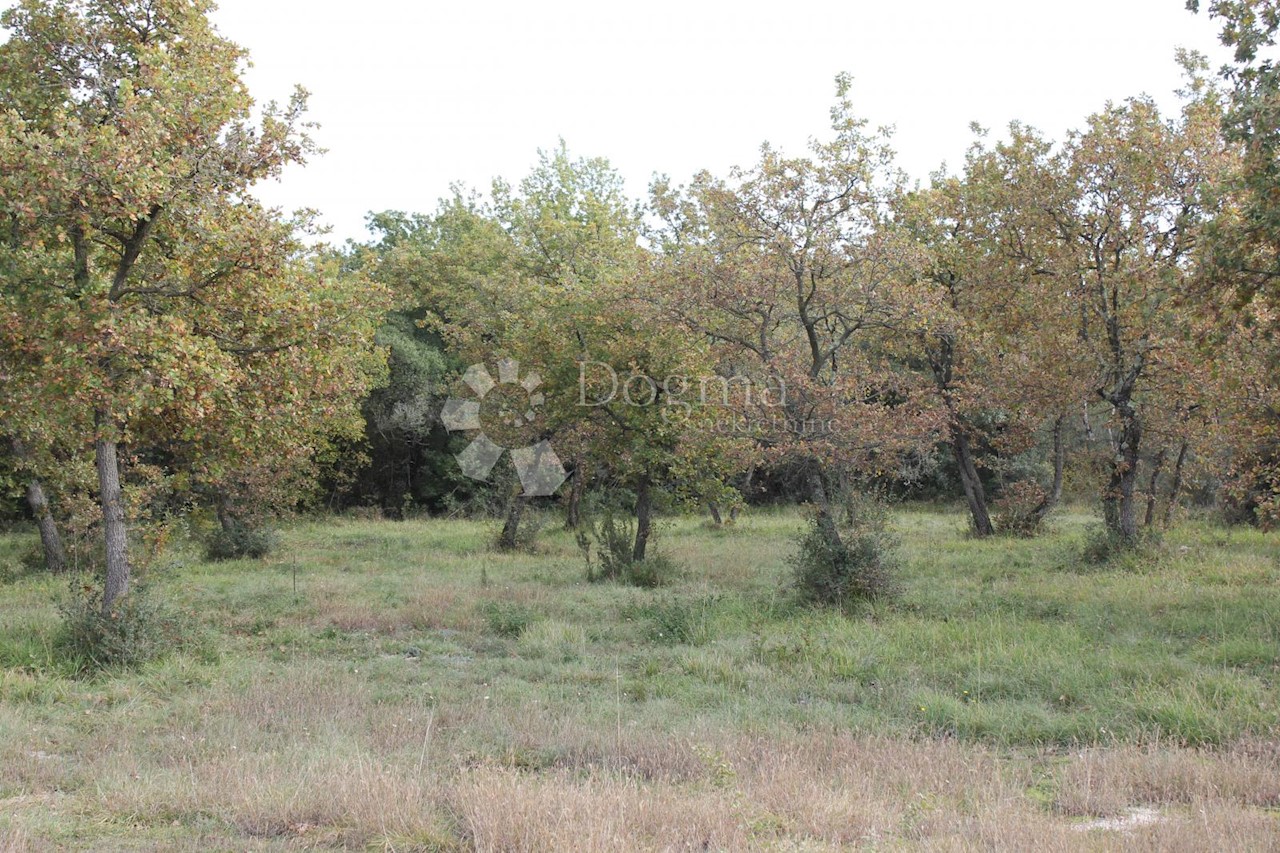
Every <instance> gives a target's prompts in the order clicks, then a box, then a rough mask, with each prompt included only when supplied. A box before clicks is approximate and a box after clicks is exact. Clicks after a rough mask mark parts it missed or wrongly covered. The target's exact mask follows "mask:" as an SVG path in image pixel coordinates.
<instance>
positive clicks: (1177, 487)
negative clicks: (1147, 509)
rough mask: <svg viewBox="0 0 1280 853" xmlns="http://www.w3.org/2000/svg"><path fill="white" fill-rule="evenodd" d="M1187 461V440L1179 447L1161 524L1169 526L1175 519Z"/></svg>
mask: <svg viewBox="0 0 1280 853" xmlns="http://www.w3.org/2000/svg"><path fill="white" fill-rule="evenodd" d="M1186 461H1187V442H1185V441H1184V442H1182V446H1181V447H1179V448H1178V460H1177V462H1175V463H1174V466H1173V483H1172V484H1171V485H1170V486H1169V503H1168V504H1166V505H1165V508H1164V518H1163V519H1161V521H1160V525H1161V526H1162V527H1168V526H1169V523H1170V522H1171V521H1173V513H1174V510H1176V509H1177V508H1178V499H1179V498H1180V497H1181V496H1182V474H1183V466H1184V465H1185V464H1186Z"/></svg>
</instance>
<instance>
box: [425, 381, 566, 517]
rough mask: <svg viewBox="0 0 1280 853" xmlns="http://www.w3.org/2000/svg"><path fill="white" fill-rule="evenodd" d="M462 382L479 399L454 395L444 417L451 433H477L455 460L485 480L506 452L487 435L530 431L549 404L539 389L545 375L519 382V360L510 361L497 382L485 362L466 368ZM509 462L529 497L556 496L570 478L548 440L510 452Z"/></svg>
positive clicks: (447, 402) (472, 477)
mask: <svg viewBox="0 0 1280 853" xmlns="http://www.w3.org/2000/svg"><path fill="white" fill-rule="evenodd" d="M462 381H463V382H464V383H465V384H466V385H467V387H468V388H470V389H471V390H472V391H474V392H475V395H476V396H475V399H472V400H459V399H456V398H454V397H450V398H449V399H448V400H446V401H445V404H444V410H443V411H442V412H441V413H440V419H441V420H442V421H443V422H444V427H445V429H447V430H449V432H475V431H479V435H477V436H476V437H475V438H474V439H473V440H472V441H471V443H470V444H469V445H467V448H466V450H463V451H462V452H461V453H459V454H458V456H457V459H458V464H459V465H460V466H461V467H462V473H463V474H465V475H467V476H468V477H470V478H471V479H473V480H487V479H489V474H490V473H492V471H493V468H494V466H495V465H497V464H498V460H499V459H501V458H502V454H503V453H505V452H506V451H507V449H508V448H506V447H504V446H503V445H501V444H498V443H497V442H495V441H494V440H493V439H492V438H490V437H489V435H488V433H489V432H492V433H494V434H496V435H497V434H499V433H504V434H511V435H519V434H520V433H522V432H524V431H526V430H528V429H530V428H531V427H532V425H533V424H534V422H535V421H536V420H537V417H538V413H537V410H538V408H539V407H540V406H542V404H543V403H545V402H546V397H545V396H544V395H543V394H541V393H539V391H538V388H539V387H540V386H541V385H542V377H541V376H539V375H538V374H537V373H536V372H530V373H528V374H526V375H525V377H524V378H523V379H521V378H520V362H518V361H515V360H512V359H506V360H504V361H500V362H498V379H497V381H496V382H495V381H494V379H493V375H492V374H490V373H489V369H488V368H487V367H485V366H484V365H483V364H473V365H471V366H470V367H469V368H467V372H466V373H464V374H463V375H462ZM502 437H503V435H499V438H502ZM511 461H512V463H513V464H514V465H515V469H516V473H517V474H518V475H519V477H520V487H521V488H522V489H523V490H524V494H526V495H528V496H529V497H545V496H547V495H553V494H555V492H556V489H559V488H560V486H561V485H563V484H564V481H565V480H566V479H567V478H568V474H567V473H566V472H565V470H564V465H563V464H561V462H560V457H559V456H556V453H555V451H554V450H552V449H551V444H550V442H548V441H546V440H543V441H539V442H536V443H534V444H530V445H528V446H526V447H518V448H516V449H514V450H512V451H511Z"/></svg>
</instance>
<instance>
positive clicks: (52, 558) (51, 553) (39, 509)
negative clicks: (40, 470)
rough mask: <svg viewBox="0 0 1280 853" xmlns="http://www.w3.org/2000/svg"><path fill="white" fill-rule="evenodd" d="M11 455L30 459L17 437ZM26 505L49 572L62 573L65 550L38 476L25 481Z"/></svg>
mask: <svg viewBox="0 0 1280 853" xmlns="http://www.w3.org/2000/svg"><path fill="white" fill-rule="evenodd" d="M11 444H12V447H13V455H14V456H15V457H16V458H17V459H18V461H19V462H26V461H28V460H29V459H30V456H29V455H28V453H27V448H26V447H24V446H23V444H22V442H21V441H19V440H18V439H16V438H15V439H13V440H12V442H11ZM27 505H28V506H30V507H31V516H32V518H34V519H35V520H36V529H37V530H39V531H40V545H41V547H42V548H43V549H44V564H45V568H47V569H48V570H49V571H50V572H53V573H54V574H62V573H63V572H65V571H66V570H67V552H66V551H65V550H64V549H63V547H62V536H61V534H59V533H58V523H57V521H55V520H54V518H53V513H52V512H51V511H50V510H49V500H48V498H47V497H45V493H44V484H42V483H41V482H40V479H39V478H38V477H32V478H31V479H30V480H29V481H28V482H27Z"/></svg>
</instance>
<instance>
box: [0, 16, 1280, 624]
mask: <svg viewBox="0 0 1280 853" xmlns="http://www.w3.org/2000/svg"><path fill="white" fill-rule="evenodd" d="M1258 6H1259V4H1258V3H1254V2H1243V3H1230V4H1226V3H1222V4H1215V5H1214V7H1213V8H1212V9H1211V10H1210V13H1212V14H1215V15H1219V16H1223V17H1224V18H1225V23H1226V28H1225V30H1224V40H1226V41H1227V42H1228V43H1229V44H1232V45H1233V46H1234V47H1236V48H1237V54H1236V60H1237V61H1236V64H1235V65H1234V66H1233V67H1232V68H1230V69H1227V70H1226V71H1224V73H1223V74H1220V75H1219V74H1211V73H1210V71H1209V69H1208V68H1207V65H1206V63H1205V61H1204V60H1203V59H1202V58H1200V57H1198V56H1195V55H1190V54H1188V55H1185V56H1184V57H1183V65H1184V67H1185V69H1186V75H1187V83H1186V88H1185V90H1184V92H1183V93H1182V102H1181V108H1180V110H1179V111H1178V112H1177V113H1176V114H1174V115H1162V114H1161V113H1160V111H1159V110H1158V108H1157V107H1156V105H1155V103H1154V102H1153V101H1152V100H1150V99H1148V98H1133V99H1130V100H1127V101H1125V102H1123V103H1118V104H1108V105H1105V106H1103V108H1102V109H1101V110H1100V111H1099V112H1098V113H1096V114H1095V115H1093V116H1090V117H1088V118H1087V119H1085V120H1084V122H1083V124H1082V126H1081V129H1080V130H1079V131H1077V132H1074V133H1071V134H1069V135H1068V136H1067V137H1066V138H1064V139H1061V140H1051V139H1048V138H1046V137H1045V136H1043V135H1042V134H1040V133H1039V132H1037V131H1035V130H1034V129H1032V128H1029V127H1026V126H1023V125H1020V124H1016V123H1015V124H1013V125H1011V126H1010V128H1009V130H1008V132H1007V133H1006V134H1004V135H998V136H992V135H991V134H989V133H988V132H986V131H983V130H980V129H976V128H975V140H974V143H973V145H972V147H971V149H970V151H969V153H968V155H967V157H966V158H965V161H964V163H963V164H962V165H961V166H960V168H959V169H957V170H954V171H943V172H939V173H938V174H936V175H934V176H932V178H931V179H930V181H929V182H928V183H927V185H924V186H922V185H920V184H918V183H913V182H912V181H911V180H909V179H908V177H907V176H906V175H904V174H902V173H901V172H900V171H899V170H898V169H897V168H896V167H895V165H894V156H893V149H892V140H891V138H890V137H889V136H888V135H887V134H885V133H883V132H880V131H874V130H872V129H871V128H869V127H868V126H867V124H866V123H865V122H864V121H862V120H860V119H859V118H858V117H857V114H856V111H855V109H854V106H853V103H852V100H851V96H850V92H851V82H850V80H849V79H848V78H846V77H843V76H842V77H840V78H838V79H837V81H836V83H837V87H836V88H837V92H836V101H835V104H834V106H833V109H832V112H831V127H830V130H829V132H828V133H827V134H825V135H824V136H823V137H822V138H820V139H817V140H815V141H814V142H813V143H812V144H811V146H810V147H809V150H808V151H806V152H804V153H801V154H787V153H784V152H781V151H779V150H776V149H775V148H773V147H770V146H769V145H765V146H763V147H762V148H761V150H760V156H759V159H758V160H757V161H756V162H755V163H754V164H752V165H750V166H748V167H744V168H740V169H734V170H732V171H730V172H729V173H727V174H724V175H713V174H710V173H705V172H704V173H701V174H698V175H696V176H695V177H694V178H693V179H692V180H691V181H690V182H689V183H688V184H687V185H682V186H680V185H675V184H673V183H672V182H670V181H669V180H667V179H665V178H658V179H655V180H654V181H653V183H652V185H651V188H650V192H649V195H648V197H647V198H646V199H644V200H636V199H631V198H628V197H627V195H626V193H625V191H624V186H623V182H622V180H621V178H620V176H619V175H618V174H617V173H616V172H615V171H614V170H613V169H612V168H611V167H610V166H609V164H608V163H607V162H606V161H604V160H600V159H583V158H575V157H573V156H571V154H570V153H569V152H568V151H567V150H566V148H565V146H564V145H563V144H562V145H561V146H560V147H558V148H556V149H554V150H551V151H548V152H544V153H543V154H541V156H540V159H539V161H538V163H537V165H536V166H535V168H534V169H533V171H532V172H531V173H530V174H529V175H528V176H527V177H525V178H524V179H523V180H522V181H520V182H519V183H515V184H509V183H506V182H502V181H498V182H495V184H494V185H493V187H492V188H491V189H490V190H489V191H487V192H483V193H481V192H476V191H473V190H468V189H464V188H459V189H458V190H456V191H455V193H454V194H453V195H452V196H451V197H450V198H447V199H445V200H443V201H442V202H440V204H439V206H438V207H437V208H436V210H435V211H434V212H432V213H429V214H406V213H394V212H388V213H382V214H378V215H375V216H372V217H371V218H370V224H371V227H372V230H373V231H374V233H375V234H376V239H375V240H374V241H372V242H370V243H369V244H366V245H350V246H348V247H347V248H346V249H345V250H341V251H339V250H333V249H328V248H315V247H313V246H312V245H311V244H310V242H309V241H308V240H307V239H306V237H307V234H308V229H309V228H310V223H309V222H308V221H305V220H287V219H284V218H282V217H280V216H279V215H278V214H276V213H275V212H273V211H270V210H266V209H263V208H262V207H261V205H259V204H258V203H257V202H256V201H254V199H253V197H252V195H251V194H250V193H249V192H248V190H249V188H250V187H252V185H253V184H254V183H255V182H257V181H259V180H262V179H264V178H268V177H272V176H275V175H277V174H278V173H279V171H280V169H281V168H282V167H283V166H284V165H286V164H288V163H296V162H302V161H305V159H306V158H307V157H308V156H310V155H311V154H312V153H313V151H314V149H313V146H312V144H311V141H310V139H309V138H308V137H307V135H306V131H307V125H306V123H305V121H304V109H305V96H304V95H303V94H298V95H296V96H295V97H294V98H293V99H292V100H291V101H290V102H289V103H288V104H286V105H284V106H275V105H272V106H269V107H268V108H267V109H266V110H265V111H264V112H263V114H262V118H261V119H260V120H259V121H257V122H256V123H255V122H253V121H252V120H251V118H250V114H251V108H252V101H251V99H250V98H249V96H248V94H247V92H246V91H245V89H244V87H243V85H242V84H241V81H240V78H239V68H240V62H241V60H242V59H243V53H242V51H241V50H240V49H239V48H237V47H236V46H234V45H232V44H230V43H229V42H227V41H226V40H224V39H222V38H221V37H220V36H219V35H218V34H217V33H216V32H215V31H214V30H213V29H212V28H211V27H210V25H209V23H208V18H207V12H208V9H209V4H208V3H207V2H205V0H194V1H193V0H147V2H142V0H124V2H106V0H83V2H75V3H55V2H51V1H50V0H25V2H22V3H20V4H19V5H18V6H17V7H16V8H14V9H12V10H10V11H9V12H6V13H5V15H4V18H3V22H4V25H5V26H6V27H7V28H8V29H9V30H10V31H11V35H10V38H9V40H8V41H7V42H6V43H5V44H4V45H3V46H0V223H3V242H2V243H0V281H2V282H3V293H2V295H0V433H3V435H4V437H5V447H4V448H3V449H2V450H0V452H3V460H2V461H0V464H2V465H3V470H4V474H3V476H4V478H5V482H6V483H7V484H8V486H9V493H10V495H11V498H12V501H13V505H14V506H17V505H18V504H19V502H23V503H25V509H24V510H23V512H24V513H25V514H27V515H28V516H29V517H31V518H34V519H35V520H36V521H37V522H39V525H40V530H41V533H42V541H43V543H44V550H43V553H44V555H45V559H46V561H47V564H48V566H49V567H50V568H54V569H57V568H60V567H63V566H65V565H66V564H67V563H68V562H80V563H83V564H86V565H93V566H99V565H100V566H101V567H102V577H103V579H104V580H103V583H104V586H103V590H102V596H103V603H104V607H106V608H107V609H108V610H109V609H110V608H111V606H112V603H113V602H114V601H115V600H116V599H117V598H119V597H120V596H121V595H123V594H124V593H125V592H126V591H127V589H128V580H129V577H130V570H131V567H132V566H133V565H134V564H135V563H136V562H137V561H139V560H143V559H146V555H147V554H149V553H153V552H155V551H157V550H158V549H159V548H161V547H162V546H163V544H164V541H165V537H166V535H167V534H168V531H169V530H171V528H172V527H173V526H174V525H175V524H178V523H180V522H181V521H182V520H183V519H184V518H186V517H188V516H189V514H190V512H191V511H192V510H193V509H199V508H202V509H204V510H205V511H206V512H207V513H208V514H210V515H211V516H212V517H213V518H216V520H217V525H216V526H217V531H218V533H217V535H218V536H221V537H223V542H224V544H227V545H228V550H229V551H230V552H232V553H234V552H236V551H237V548H241V550H243V549H244V547H248V546H246V543H245V542H244V541H241V540H249V539H251V538H252V536H253V534H254V531H256V530H258V529H260V528H261V527H262V526H263V525H264V524H265V522H266V521H267V520H269V519H270V518H271V517H272V516H274V515H276V514H279V513H282V512H290V511H296V510H298V509H300V508H306V507H312V508H315V507H326V506H327V507H329V508H349V507H353V506H373V507H377V508H379V509H380V510H381V511H382V512H384V513H386V514H388V515H391V516H403V515H407V514H414V513H418V512H432V513H441V512H459V511H467V510H469V509H473V510H474V509H477V508H479V509H480V510H483V511H489V512H492V513H494V514H500V515H501V517H502V518H503V519H504V525H503V527H504V529H503V537H502V538H503V543H504V544H505V545H507V546H512V545H514V544H516V543H517V542H518V540H519V537H520V532H519V531H520V526H521V520H522V517H523V513H524V509H525V507H526V506H527V505H528V504H529V502H530V501H531V500H541V501H544V502H551V501H556V502H559V503H561V504H563V506H564V511H565V516H566V523H568V524H569V525H571V526H579V525H581V524H582V523H583V519H582V512H583V507H584V505H585V504H589V503H591V501H592V500H593V499H595V498H596V497H598V496H599V495H602V494H613V495H617V494H621V495H623V496H624V497H623V500H624V502H625V504H626V510H627V511H628V512H629V513H631V514H633V516H634V524H633V526H632V527H631V528H629V529H628V533H627V537H628V540H629V542H628V546H629V552H630V558H631V559H633V560H635V561H643V559H644V558H645V556H646V549H647V545H648V542H649V538H650V535H651V531H652V523H653V522H652V518H653V514H654V511H655V508H657V507H659V506H660V505H662V504H664V503H666V504H671V505H681V506H685V507H691V508H692V507H696V508H699V511H706V512H707V513H708V514H710V515H712V516H713V517H714V518H715V519H716V520H717V522H725V521H728V520H731V519H732V518H733V517H734V515H735V514H736V512H737V511H738V508H739V507H740V506H741V505H742V503H743V502H744V501H748V500H751V501H764V500H800V501H804V502H806V503H808V504H810V505H811V506H812V507H813V510H814V531H815V532H814V536H815V537H816V538H814V539H813V540H812V541H811V542H810V545H811V546H812V547H816V548H818V549H819V550H821V549H824V548H825V549H827V553H828V554H830V553H844V552H845V551H847V550H848V549H850V548H851V547H854V546H855V545H856V542H857V541H859V540H857V537H858V536H861V535H863V534H861V533H858V532H856V531H857V530H858V529H859V528H858V526H857V525H858V521H859V520H858V519H857V518H856V517H855V516H856V515H857V511H856V510H852V509H851V507H855V506H856V504H855V503H851V502H850V501H848V500H847V499H846V498H847V496H848V495H850V494H853V493H859V492H867V491H874V492H881V493H889V494H895V495H906V496H912V495H914V496H927V497H947V498H962V499H963V500H964V502H965V505H966V506H967V508H968V512H969V515H970V517H971V520H972V527H973V531H974V533H975V534H976V535H979V536H990V535H993V534H996V533H999V532H1002V531H1003V532H1010V533H1016V534H1020V535H1029V534H1033V533H1034V532H1035V531H1036V530H1037V529H1038V527H1039V526H1040V525H1041V523H1042V522H1043V521H1044V519H1045V518H1047V517H1048V516H1049V514H1050V513H1051V512H1052V511H1053V510H1054V508H1055V507H1056V506H1057V505H1058V504H1059V503H1060V502H1061V500H1062V498H1063V495H1064V493H1065V492H1067V491H1069V490H1071V491H1074V492H1075V493H1076V494H1081V495H1084V494H1088V495H1091V496H1094V497H1095V498H1096V499H1098V500H1100V501H1101V506H1102V510H1103V517H1104V520H1105V525H1106V528H1107V531H1108V534H1109V536H1110V537H1111V538H1112V539H1113V540H1114V542H1115V543H1116V544H1117V545H1118V546H1121V547H1132V546H1134V545H1136V544H1137V543H1138V542H1139V541H1140V540H1141V538H1142V535H1143V531H1144V530H1145V529H1151V528H1155V527H1159V526H1161V525H1166V524H1168V523H1170V522H1171V521H1172V520H1173V519H1175V518H1176V517H1177V512H1178V507H1179V506H1180V504H1182V503H1184V502H1185V501H1187V500H1189V499H1190V498H1191V497H1193V496H1194V497H1196V499H1205V498H1211V499H1217V500H1219V501H1221V502H1222V504H1223V505H1224V506H1225V507H1226V508H1227V509H1228V510H1229V512H1230V513H1231V515H1232V516H1233V517H1234V518H1237V519H1240V520H1248V521H1251V522H1254V523H1259V524H1269V523H1271V522H1273V521H1274V520H1275V519H1276V517H1277V511H1278V509H1280V504H1278V501H1277V496H1278V495H1280V446H1278V445H1277V426H1278V425H1280V416H1278V414H1277V413H1278V411H1280V391H1278V390H1277V388H1278V383H1277V381H1276V380H1277V368H1278V366H1280V362H1278V359H1280V346H1277V343H1276V332H1277V323H1278V321H1280V316H1278V315H1277V309H1278V308H1280V285H1277V281H1280V278H1278V273H1280V257H1278V256H1277V247H1280V215H1278V214H1277V209H1278V208H1277V201H1276V200H1277V199H1280V193H1278V192H1277V191H1276V188H1277V187H1278V186H1280V175H1278V174H1277V162H1276V149H1275V145H1276V142H1277V140H1280V131H1278V129H1277V127H1276V121H1277V118H1276V117H1277V116H1280V110H1276V109H1275V101H1276V95H1275V94H1274V92H1275V91H1276V86H1275V85H1274V84H1275V79H1274V78H1275V72H1274V71H1273V69H1272V67H1271V65H1270V64H1269V63H1268V62H1266V61H1265V60H1263V59H1259V51H1260V50H1261V51H1263V52H1265V50H1266V49H1267V48H1269V47H1270V46H1271V45H1272V43H1273V39H1274V35H1275V29H1276V26H1277V22H1276V21H1275V20H1273V18H1274V16H1271V17H1268V16H1265V15H1258V14H1255V12H1256V11H1257V10H1256V8H1255V7H1258ZM562 480H563V485H561V481H562ZM551 493H554V496H551ZM593 496H594V497H593ZM851 531H853V532H851ZM851 537H852V538H851ZM615 538H616V537H615ZM249 544H250V545H251V544H252V543H249ZM242 546H244V547H242Z"/></svg>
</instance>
